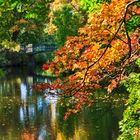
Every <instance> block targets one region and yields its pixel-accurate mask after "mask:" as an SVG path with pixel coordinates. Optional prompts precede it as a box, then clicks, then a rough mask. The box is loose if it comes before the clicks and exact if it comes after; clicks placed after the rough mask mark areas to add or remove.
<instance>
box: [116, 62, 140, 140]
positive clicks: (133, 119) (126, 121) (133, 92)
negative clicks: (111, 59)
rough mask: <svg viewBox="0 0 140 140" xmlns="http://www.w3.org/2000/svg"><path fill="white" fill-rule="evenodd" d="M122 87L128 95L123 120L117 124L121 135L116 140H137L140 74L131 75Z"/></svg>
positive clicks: (139, 136) (139, 108) (139, 125)
mask: <svg viewBox="0 0 140 140" xmlns="http://www.w3.org/2000/svg"><path fill="white" fill-rule="evenodd" d="M139 60H140V59H138V60H137V61H136V63H139ZM124 85H125V87H126V88H127V90H128V91H129V92H130V95H129V99H128V102H127V109H126V110H125V111H124V114H123V120H122V121H121V122H120V123H119V125H120V128H121V132H122V134H121V135H120V136H119V138H118V140H127V139H128V140H137V139H139V138H140V73H131V74H130V75H129V78H128V80H127V81H125V82H124Z"/></svg>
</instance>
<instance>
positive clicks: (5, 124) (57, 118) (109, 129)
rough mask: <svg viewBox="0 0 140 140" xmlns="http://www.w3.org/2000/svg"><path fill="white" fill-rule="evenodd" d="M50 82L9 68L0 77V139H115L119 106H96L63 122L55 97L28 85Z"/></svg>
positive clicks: (119, 113)
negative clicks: (34, 89)
mask: <svg viewBox="0 0 140 140" xmlns="http://www.w3.org/2000/svg"><path fill="white" fill-rule="evenodd" d="M49 81H51V79H49V78H43V77H38V76H30V75H29V74H28V73H27V72H24V71H23V70H18V69H12V70H11V71H10V72H9V73H7V74H6V75H5V77H3V78H0V140H115V139H116V138H117V136H118V121H119V120H120V119H121V117H122V112H123V105H121V104H120V106H118V105H114V104H113V105H112V103H111V102H110V103H103V102H101V103H100V102H99V103H96V104H95V105H94V106H93V107H91V108H89V109H83V111H82V112H81V113H80V114H79V115H77V116H75V117H73V116H71V117H70V118H69V119H68V120H67V121H64V120H63V114H64V108H62V107H60V105H59V104H58V102H57V100H56V98H55V99H54V97H52V98H44V96H43V94H41V93H37V92H34V91H33V90H32V84H33V83H36V82H49Z"/></svg>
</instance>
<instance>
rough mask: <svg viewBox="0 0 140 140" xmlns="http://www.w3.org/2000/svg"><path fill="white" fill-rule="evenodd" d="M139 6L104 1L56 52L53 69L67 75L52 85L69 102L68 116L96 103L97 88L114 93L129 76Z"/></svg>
mask: <svg viewBox="0 0 140 140" xmlns="http://www.w3.org/2000/svg"><path fill="white" fill-rule="evenodd" d="M139 5H140V1H139V0H135V1H134V0H131V1H130V0H128V1H125V0H112V2H111V3H105V4H104V5H102V6H100V8H101V11H100V12H98V13H90V14H89V19H88V23H87V25H86V26H85V27H83V28H80V29H79V35H78V36H69V37H67V41H66V42H65V44H64V47H62V48H60V49H59V50H58V51H56V54H55V55H56V56H55V60H54V62H53V63H51V64H49V67H50V69H51V71H52V72H53V73H54V74H55V75H56V76H59V75H61V74H62V75H63V74H65V73H68V74H67V75H66V76H65V77H62V78H59V79H57V80H56V82H55V83H54V84H53V85H51V87H52V88H59V89H60V90H61V92H60V93H59V95H60V97H61V98H64V99H65V100H66V101H67V103H69V106H68V110H67V113H66V115H65V119H66V118H67V117H68V116H69V114H70V113H71V112H73V113H76V112H77V111H79V109H80V108H81V107H82V106H83V105H86V104H87V105H90V104H92V103H93V102H94V100H95V98H94V89H98V88H101V87H103V88H105V89H107V92H108V93H111V92H112V90H113V89H114V88H116V87H117V85H118V83H119V81H120V80H122V79H125V78H127V72H126V67H128V66H129V65H131V63H132V62H133V61H134V60H136V59H137V58H138V57H139V36H140V30H139V27H140V26H139V23H140V22H139V21H140V18H139V15H140V7H139ZM49 67H46V69H48V68H49ZM46 69H45V70H46ZM47 86H48V85H47ZM40 87H41V86H40ZM44 87H45V86H44Z"/></svg>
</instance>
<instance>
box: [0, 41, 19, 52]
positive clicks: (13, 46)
mask: <svg viewBox="0 0 140 140" xmlns="http://www.w3.org/2000/svg"><path fill="white" fill-rule="evenodd" d="M1 45H2V46H3V47H4V48H6V49H9V50H11V51H15V52H19V51H20V45H19V44H18V43H16V42H14V41H8V40H3V41H2V43H1Z"/></svg>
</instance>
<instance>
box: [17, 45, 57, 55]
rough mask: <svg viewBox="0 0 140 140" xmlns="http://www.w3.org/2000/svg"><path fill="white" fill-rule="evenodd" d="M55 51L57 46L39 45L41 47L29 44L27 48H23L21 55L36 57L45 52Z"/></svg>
mask: <svg viewBox="0 0 140 140" xmlns="http://www.w3.org/2000/svg"><path fill="white" fill-rule="evenodd" d="M55 50H56V44H50V45H39V46H34V45H33V44H28V45H26V46H21V48H20V53H24V54H29V55H35V54H39V53H43V52H53V51H55Z"/></svg>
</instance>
